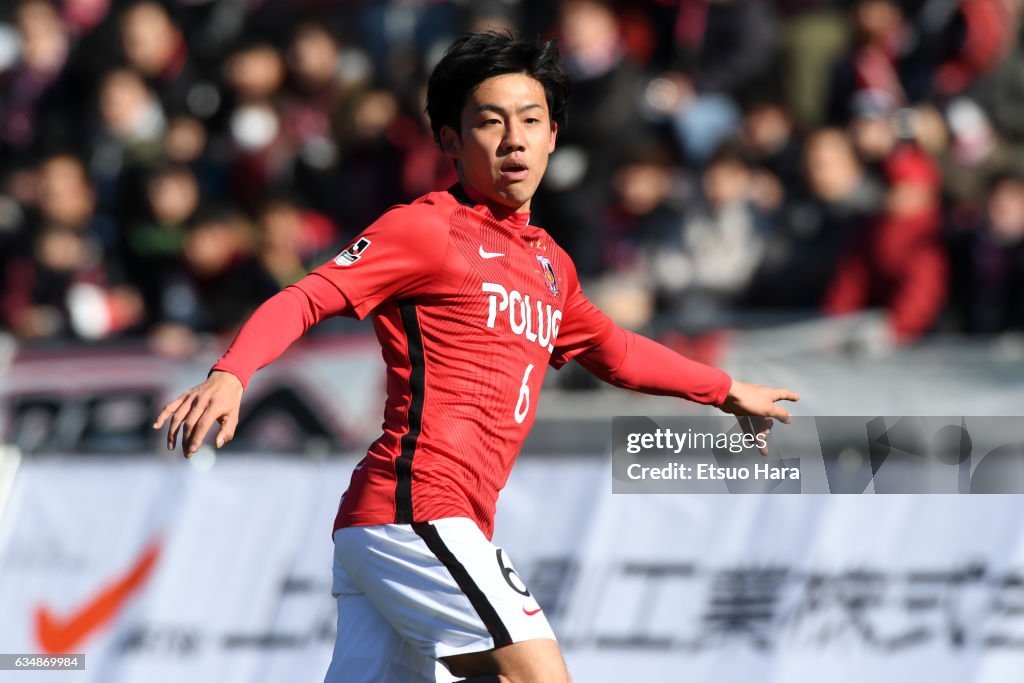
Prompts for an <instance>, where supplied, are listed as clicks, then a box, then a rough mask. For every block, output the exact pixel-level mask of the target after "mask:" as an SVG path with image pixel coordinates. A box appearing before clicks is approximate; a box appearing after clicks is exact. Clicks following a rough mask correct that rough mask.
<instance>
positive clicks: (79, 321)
mask: <svg viewBox="0 0 1024 683" xmlns="http://www.w3.org/2000/svg"><path fill="white" fill-rule="evenodd" d="M110 275H111V274H110V272H109V271H108V269H107V267H106V264H105V263H104V261H103V257H102V251H101V250H100V249H99V248H98V246H97V245H96V244H95V242H94V241H93V240H91V239H90V237H89V235H88V234H87V233H83V232H81V231H76V230H74V229H73V228H70V227H67V226H62V225H51V226H47V227H45V228H43V229H42V231H40V232H38V233H36V235H35V238H34V239H33V241H32V248H31V252H30V253H29V254H27V255H26V256H23V257H21V258H15V259H12V261H11V262H10V263H8V267H7V268H6V271H5V273H4V287H3V295H2V297H0V314H2V317H3V322H4V325H5V326H6V327H7V328H8V329H10V330H11V332H12V333H13V334H14V335H15V336H16V337H18V338H20V339H24V340H60V339H63V340H72V339H75V338H78V339H99V338H104V337H108V336H110V335H113V334H115V333H117V332H120V331H122V330H124V329H126V328H128V327H131V326H132V325H133V324H135V323H136V322H137V321H138V320H139V319H140V318H141V317H142V300H141V298H140V297H139V296H138V293H137V292H136V290H135V288H134V287H131V286H126V285H122V286H111V285H112V284H113V283H112V278H111V277H110Z"/></svg>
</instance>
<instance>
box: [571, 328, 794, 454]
mask: <svg viewBox="0 0 1024 683" xmlns="http://www.w3.org/2000/svg"><path fill="white" fill-rule="evenodd" d="M595 310H596V309H595ZM576 360H577V361H579V363H580V364H581V365H582V366H583V367H585V368H586V369H587V370H588V371H590V372H591V373H592V374H593V375H595V376H597V377H599V378H600V379H602V380H604V381H606V382H608V383H610V384H613V385H615V386H618V387H622V388H624V389H632V390H634V391H641V392H643V393H645V394H654V395H656V396H676V397H678V398H685V399H688V400H690V401H696V402H697V403H703V404H706V405H713V406H716V407H718V408H719V409H720V410H722V411H723V412H726V413H731V414H733V415H736V416H737V417H743V418H749V419H741V420H740V425H741V427H742V428H743V430H744V431H746V432H748V433H750V434H753V435H755V436H761V435H763V437H764V438H767V436H768V432H770V431H771V428H772V418H775V419H777V420H780V421H782V422H786V423H788V422H789V411H788V410H786V408H785V407H783V406H781V405H779V404H778V403H777V402H778V401H799V400H800V396H799V395H798V394H796V393H795V392H793V391H790V390H789V389H780V388H777V387H768V386H763V385H761V384H751V383H749V382H740V381H738V380H734V379H733V378H731V377H730V376H729V375H727V374H726V373H725V372H723V371H722V370H719V369H717V368H713V367H711V366H709V365H704V364H703V363H698V362H697V361H694V360H691V359H689V358H686V357H685V356H683V355H681V354H678V353H676V352H675V351H673V350H672V349H669V348H668V347H666V346H663V345H661V344H659V343H658V342H656V341H654V340H653V339H648V338H647V337H644V336H641V335H639V334H636V333H634V332H630V331H628V330H623V329H622V328H620V327H617V326H616V327H615V328H614V329H613V331H612V333H611V334H610V335H608V336H607V337H606V338H605V339H604V340H603V341H601V342H600V343H598V344H595V345H594V346H592V347H591V348H589V349H587V350H585V351H584V352H582V353H581V354H580V355H578V356H577V358H576ZM761 453H762V454H763V455H767V454H768V448H767V446H765V447H763V448H761Z"/></svg>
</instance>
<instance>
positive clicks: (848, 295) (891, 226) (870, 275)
mask: <svg viewBox="0 0 1024 683" xmlns="http://www.w3.org/2000/svg"><path fill="white" fill-rule="evenodd" d="M883 168H884V171H885V177H886V180H887V182H888V189H887V191H886V197H885V210H884V213H883V214H882V216H881V217H880V218H879V219H878V220H877V221H876V222H875V223H874V224H873V225H871V227H870V228H869V229H867V230H865V231H863V232H862V233H860V234H858V235H856V236H855V237H854V241H853V243H852V245H851V246H850V247H849V248H848V250H847V251H846V252H845V253H844V255H843V256H842V258H841V259H840V262H839V266H838V269H837V271H836V274H835V277H834V278H833V279H832V282H831V284H830V285H829V289H828V292H827V294H826V296H825V304H824V309H825V311H826V312H827V313H830V314H839V313H852V312H855V311H860V310H864V309H867V308H870V307H873V306H880V307H883V308H884V309H885V310H886V312H887V322H886V325H885V328H884V330H882V333H883V335H884V338H885V339H887V340H889V341H891V342H895V343H905V342H910V341H913V340H915V339H917V338H918V337H920V336H921V335H922V334H924V333H926V332H928V331H930V330H931V329H932V328H933V327H934V325H935V324H936V322H937V321H938V318H939V315H940V314H941V312H942V307H943V305H944V303H945V300H946V292H947V278H948V265H947V260H946V254H945V251H944V249H943V244H942V214H941V211H940V209H941V207H940V203H939V190H940V183H941V178H940V176H939V171H938V168H937V167H936V165H935V164H934V162H932V160H931V159H930V158H928V156H927V155H926V154H925V153H924V152H922V151H921V150H920V149H919V148H917V147H916V146H914V145H911V144H904V145H902V146H901V147H899V148H898V149H897V150H896V151H895V152H893V154H892V155H890V157H889V158H888V159H886V161H885V163H884V165H883Z"/></svg>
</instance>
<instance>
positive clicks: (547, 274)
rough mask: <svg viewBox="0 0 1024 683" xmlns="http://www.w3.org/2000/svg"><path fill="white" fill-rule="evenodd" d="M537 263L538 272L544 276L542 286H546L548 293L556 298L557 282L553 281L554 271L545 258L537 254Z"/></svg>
mask: <svg viewBox="0 0 1024 683" xmlns="http://www.w3.org/2000/svg"><path fill="white" fill-rule="evenodd" d="M537 263H539V264H540V272H541V275H543V276H544V284H546V285H547V286H548V291H549V292H551V293H552V294H554V295H555V296H558V280H556V279H555V269H554V267H553V266H552V265H551V261H549V260H548V258H547V257H546V256H540V255H539V254H538V256H537Z"/></svg>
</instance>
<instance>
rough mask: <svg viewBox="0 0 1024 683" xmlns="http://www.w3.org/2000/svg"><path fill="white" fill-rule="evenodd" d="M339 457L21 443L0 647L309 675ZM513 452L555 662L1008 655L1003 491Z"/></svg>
mask: <svg viewBox="0 0 1024 683" xmlns="http://www.w3.org/2000/svg"><path fill="white" fill-rule="evenodd" d="M353 463H354V459H351V458H346V459H329V460H325V461H321V462H314V461H310V460H306V459H299V458H270V457H258V456H256V457H244V456H230V457H225V456H222V457H220V458H219V459H217V460H216V461H215V463H214V462H213V461H211V460H206V461H205V462H204V459H203V458H198V459H197V460H195V461H194V463H189V462H186V461H183V460H180V459H177V458H170V459H160V458H148V459H143V458H130V459H128V458H125V459H85V458H82V457H80V456H79V457H75V458H67V459H53V458H47V459H30V458H26V459H25V460H24V461H23V462H22V465H21V468H20V469H19V471H18V473H17V476H16V479H15V483H14V487H13V490H12V493H11V497H10V500H9V503H8V506H7V508H6V509H5V510H4V511H3V516H2V518H0V614H2V615H3V616H2V619H0V652H5V653H18V652H25V653H45V652H60V651H64V652H81V653H85V655H86V669H85V671H59V672H34V673H28V672H22V673H19V674H9V673H6V672H5V673H3V674H0V680H17V681H22V680H24V681H33V682H34V681H54V682H60V683H68V682H75V683H79V682H83V683H86V682H87V683H93V682H95V683H143V682H145V683H161V682H167V683H171V682H174V683H179V682H180V681H189V682H190V683H191V682H195V683H205V682H209V683H261V682H267V683H276V682H277V681H320V680H322V677H323V674H324V672H325V671H326V668H327V663H328V660H329V658H330V653H331V648H332V645H333V641H334V630H335V618H336V615H335V608H334V602H333V600H332V599H331V597H330V594H329V593H330V576H331V572H330V568H331V550H332V546H331V542H330V529H331V522H332V520H333V518H334V512H335V508H336V505H337V501H338V496H339V495H340V493H341V491H342V490H343V489H344V488H345V486H346V485H347V483H348V477H349V472H350V468H351V466H352V464H353ZM610 490H611V478H610V472H609V471H608V465H607V464H606V463H605V460H604V459H602V458H537V457H533V458H531V457H527V458H523V459H522V460H521V462H520V463H519V464H518V465H517V468H516V470H515V471H514V473H513V476H512V479H511V481H510V483H509V486H508V488H507V489H506V491H505V492H504V493H503V495H502V499H501V501H500V503H499V514H498V527H497V534H496V536H495V541H496V542H497V543H499V544H500V545H502V546H503V547H505V548H506V549H507V550H508V552H509V554H510V556H511V557H512V558H513V560H514V561H515V563H516V567H517V568H518V569H519V570H520V572H521V574H522V575H523V576H524V578H525V579H526V580H527V582H528V584H529V585H530V587H531V590H532V591H533V592H534V593H535V594H536V596H537V598H538V601H539V602H540V603H541V605H542V606H543V607H544V609H545V612H546V613H547V614H548V616H549V618H550V619H551V621H552V623H553V625H554V626H555V630H556V632H557V633H558V634H559V637H560V639H561V641H562V645H563V648H564V651H565V655H566V659H567V661H568V663H569V666H570V670H571V671H572V673H573V676H574V678H575V680H577V681H588V682H591V681H592V682H597V683H601V682H603V681H609V682H610V681H620V680H623V679H632V680H671V681H676V680H679V681H688V682H689V681H698V682H699V681H709V682H714V683H731V682H736V683H740V682H742V683H757V682H764V683H782V682H783V681H785V682H786V683H804V682H806V683H811V682H812V681H813V682H814V683H820V681H822V680H827V681H840V682H844V681H848V682H849V683H862V682H863V681H867V680H870V681H902V680H904V679H908V678H910V677H926V678H927V680H929V682H930V683H945V682H948V683H954V682H956V683H1004V682H1007V681H1014V680H1020V676H1021V672H1022V671H1024V499H1022V498H1021V497H1019V496H937V495H931V496H895V495H888V496H852V495H851V496H825V495H804V496H754V495H744V496H727V495H720V496H714V495H704V496H655V495H634V496H622V495H620V496H613V495H612V494H611V493H610Z"/></svg>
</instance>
